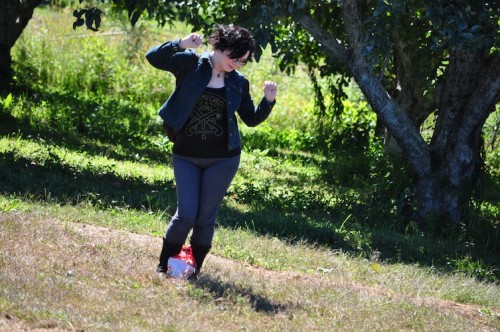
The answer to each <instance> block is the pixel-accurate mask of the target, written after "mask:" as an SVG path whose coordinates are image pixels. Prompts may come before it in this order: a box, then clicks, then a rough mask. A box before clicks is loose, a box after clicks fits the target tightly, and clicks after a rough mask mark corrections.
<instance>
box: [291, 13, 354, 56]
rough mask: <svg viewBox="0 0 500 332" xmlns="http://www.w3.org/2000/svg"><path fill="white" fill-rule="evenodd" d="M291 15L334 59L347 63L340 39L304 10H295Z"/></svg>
mask: <svg viewBox="0 0 500 332" xmlns="http://www.w3.org/2000/svg"><path fill="white" fill-rule="evenodd" d="M292 15H293V18H294V19H295V20H296V21H297V22H299V23H300V24H301V25H302V27H303V28H304V29H305V30H306V31H307V32H309V33H310V34H311V35H312V36H313V37H314V39H316V41H318V42H319V43H320V44H321V45H323V46H324V47H325V48H326V49H327V50H328V51H329V52H331V54H333V56H334V57H335V58H336V59H338V60H340V61H341V62H342V63H344V64H346V65H347V50H346V48H345V47H344V46H343V45H342V44H341V43H340V41H338V40H337V39H336V38H335V37H334V36H332V35H331V34H329V33H328V32H327V31H325V30H324V29H323V28H322V27H321V25H320V24H319V23H318V22H317V21H315V20H314V19H312V18H311V17H310V16H309V15H307V14H306V13H304V11H296V12H294V13H293V14H292Z"/></svg>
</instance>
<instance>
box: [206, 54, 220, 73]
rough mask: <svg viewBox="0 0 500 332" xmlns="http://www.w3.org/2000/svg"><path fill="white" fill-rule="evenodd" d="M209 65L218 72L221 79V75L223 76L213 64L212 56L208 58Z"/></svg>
mask: <svg viewBox="0 0 500 332" xmlns="http://www.w3.org/2000/svg"><path fill="white" fill-rule="evenodd" d="M208 63H210V66H212V68H213V70H215V71H216V72H217V78H220V77H221V75H222V72H221V71H218V70H217V69H215V66H214V64H213V63H212V57H211V56H209V57H208Z"/></svg>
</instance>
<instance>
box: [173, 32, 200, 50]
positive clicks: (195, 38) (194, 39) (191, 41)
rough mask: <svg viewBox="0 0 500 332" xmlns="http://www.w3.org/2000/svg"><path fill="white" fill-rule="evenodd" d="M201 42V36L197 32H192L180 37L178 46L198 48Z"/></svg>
mask: <svg viewBox="0 0 500 332" xmlns="http://www.w3.org/2000/svg"><path fill="white" fill-rule="evenodd" d="M201 44H203V37H202V36H201V35H199V34H197V33H192V34H190V35H188V36H186V37H184V38H182V39H181V42H180V43H179V47H180V48H198V47H200V46H201Z"/></svg>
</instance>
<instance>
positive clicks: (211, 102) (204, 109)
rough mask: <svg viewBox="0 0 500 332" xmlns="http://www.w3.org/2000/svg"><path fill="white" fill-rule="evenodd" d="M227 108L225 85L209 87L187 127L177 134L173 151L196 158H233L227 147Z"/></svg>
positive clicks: (235, 152) (236, 151)
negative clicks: (222, 86) (223, 86)
mask: <svg viewBox="0 0 500 332" xmlns="http://www.w3.org/2000/svg"><path fill="white" fill-rule="evenodd" d="M227 146H228V137H227V107H226V95H225V89H224V88H206V89H205V91H204V92H203V94H202V95H201V96H200V98H199V99H198V101H197V102H196V104H195V106H194V108H193V111H192V112H191V114H190V115H189V118H188V119H187V121H186V123H185V124H184V127H183V128H182V129H181V131H180V132H178V133H176V138H175V143H174V148H173V152H174V153H175V154H178V155H182V156H188V157H197V158H222V157H231V156H235V155H237V154H239V153H240V150H239V149H238V150H232V151H228V150H227Z"/></svg>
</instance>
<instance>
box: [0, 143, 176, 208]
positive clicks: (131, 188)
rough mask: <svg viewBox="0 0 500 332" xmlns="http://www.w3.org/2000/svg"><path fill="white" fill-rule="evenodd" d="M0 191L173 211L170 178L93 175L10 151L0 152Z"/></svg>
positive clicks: (58, 200)
mask: <svg viewBox="0 0 500 332" xmlns="http://www.w3.org/2000/svg"><path fill="white" fill-rule="evenodd" d="M0 192H1V193H4V194H14V195H17V196H21V197H28V198H29V199H32V200H35V201H48V202H53V203H57V204H69V205H76V204H78V203H80V202H82V201H86V202H87V201H88V202H91V203H92V204H93V205H95V206H97V207H100V208H104V209H106V208H112V207H123V208H132V209H137V210H144V211H165V210H174V209H175V204H176V197H175V189H174V184H173V181H165V182H158V183H154V184H145V183H144V182H143V181H141V180H140V179H123V178H121V177H118V176H117V175H115V174H113V173H112V172H108V173H106V172H102V173H101V174H95V173H92V172H89V171H81V170H77V169H74V168H72V167H70V166H68V165H61V164H58V163H54V162H53V161H51V160H47V161H46V162H45V164H44V165H38V164H36V163H33V162H32V161H30V160H28V159H24V158H19V157H16V156H15V155H14V153H13V152H7V153H3V154H0Z"/></svg>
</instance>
